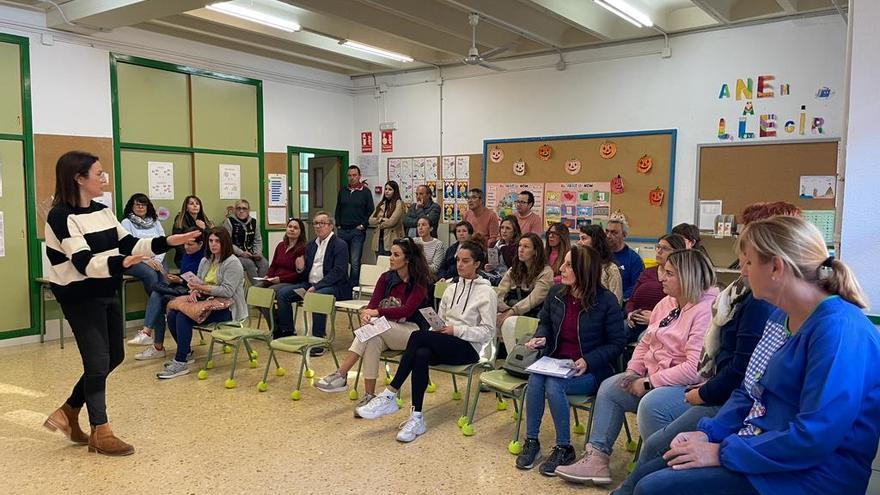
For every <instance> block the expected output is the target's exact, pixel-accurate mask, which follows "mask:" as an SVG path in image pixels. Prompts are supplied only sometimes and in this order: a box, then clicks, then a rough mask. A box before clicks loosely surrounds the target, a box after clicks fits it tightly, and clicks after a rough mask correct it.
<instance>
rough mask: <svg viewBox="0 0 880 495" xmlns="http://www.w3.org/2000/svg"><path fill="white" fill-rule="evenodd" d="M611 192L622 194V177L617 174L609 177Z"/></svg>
mask: <svg viewBox="0 0 880 495" xmlns="http://www.w3.org/2000/svg"><path fill="white" fill-rule="evenodd" d="M611 192H612V193H614V194H623V177H621V176H620V175H619V174H618V176H617V177H615V178H613V179H611Z"/></svg>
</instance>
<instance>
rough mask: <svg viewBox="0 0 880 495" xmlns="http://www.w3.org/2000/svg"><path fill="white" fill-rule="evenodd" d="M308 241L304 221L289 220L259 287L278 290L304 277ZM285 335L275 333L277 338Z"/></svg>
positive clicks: (297, 219)
mask: <svg viewBox="0 0 880 495" xmlns="http://www.w3.org/2000/svg"><path fill="white" fill-rule="evenodd" d="M307 241H308V239H306V228H305V225H304V224H303V221H302V220H300V219H299V218H291V219H290V220H288V221H287V230H286V231H285V233H284V239H282V240H281V242H279V243H278V246H276V247H275V254H274V255H273V256H272V264H270V265H269V271H267V272H266V279H265V280H263V281H262V282H260V284H259V287H268V288H270V289H275V290H278V289H279V288H281V287H283V286H285V285H290V284H293V283H296V282H298V281H299V280H300V278H302V275H303V273H302V270H303V269H304V268H305V263H306V259H305V254H306V243H307ZM273 330H274V329H273ZM284 336H285V335H280V334H279V335H274V337H275V338H276V339H277V338H279V337H284Z"/></svg>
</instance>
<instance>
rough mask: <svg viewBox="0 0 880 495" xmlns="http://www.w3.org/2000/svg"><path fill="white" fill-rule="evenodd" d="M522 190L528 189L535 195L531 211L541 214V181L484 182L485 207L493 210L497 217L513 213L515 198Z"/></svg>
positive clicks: (542, 211) (542, 198)
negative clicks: (513, 182) (519, 182)
mask: <svg viewBox="0 0 880 495" xmlns="http://www.w3.org/2000/svg"><path fill="white" fill-rule="evenodd" d="M522 191H530V192H531V193H532V194H534V195H535V205H534V206H533V207H532V211H534V212H535V213H537V214H538V215H541V216H543V214H544V184H543V183H542V182H528V183H521V184H502V183H498V182H495V183H489V184H486V208H489V209H490V210H492V211H494V212H495V213H496V214H497V215H498V218H504V217H506V216H510V215H513V212H514V211H516V199H517V198H518V197H519V193H520V192H522Z"/></svg>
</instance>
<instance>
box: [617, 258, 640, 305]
mask: <svg viewBox="0 0 880 495" xmlns="http://www.w3.org/2000/svg"><path fill="white" fill-rule="evenodd" d="M614 263H616V264H617V268H619V269H620V277H621V278H622V279H623V298H624V299H629V298H630V296H632V293H633V289H634V288H635V286H636V282H637V281H638V280H639V275H641V274H642V270H644V269H645V263H644V262H643V261H642V258H641V256H639V253H637V252H635V251H633V250H632V249H631V248H630V247H629V246H627V245H626V244H624V245H623V249H621V250H620V251H618V252H616V253H614Z"/></svg>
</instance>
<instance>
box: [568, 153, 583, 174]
mask: <svg viewBox="0 0 880 495" xmlns="http://www.w3.org/2000/svg"><path fill="white" fill-rule="evenodd" d="M580 171H581V161H580V160H578V159H577V158H574V157H572V158H569V159H568V160H566V161H565V173H567V174H568V175H577V174H578V173H580Z"/></svg>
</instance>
